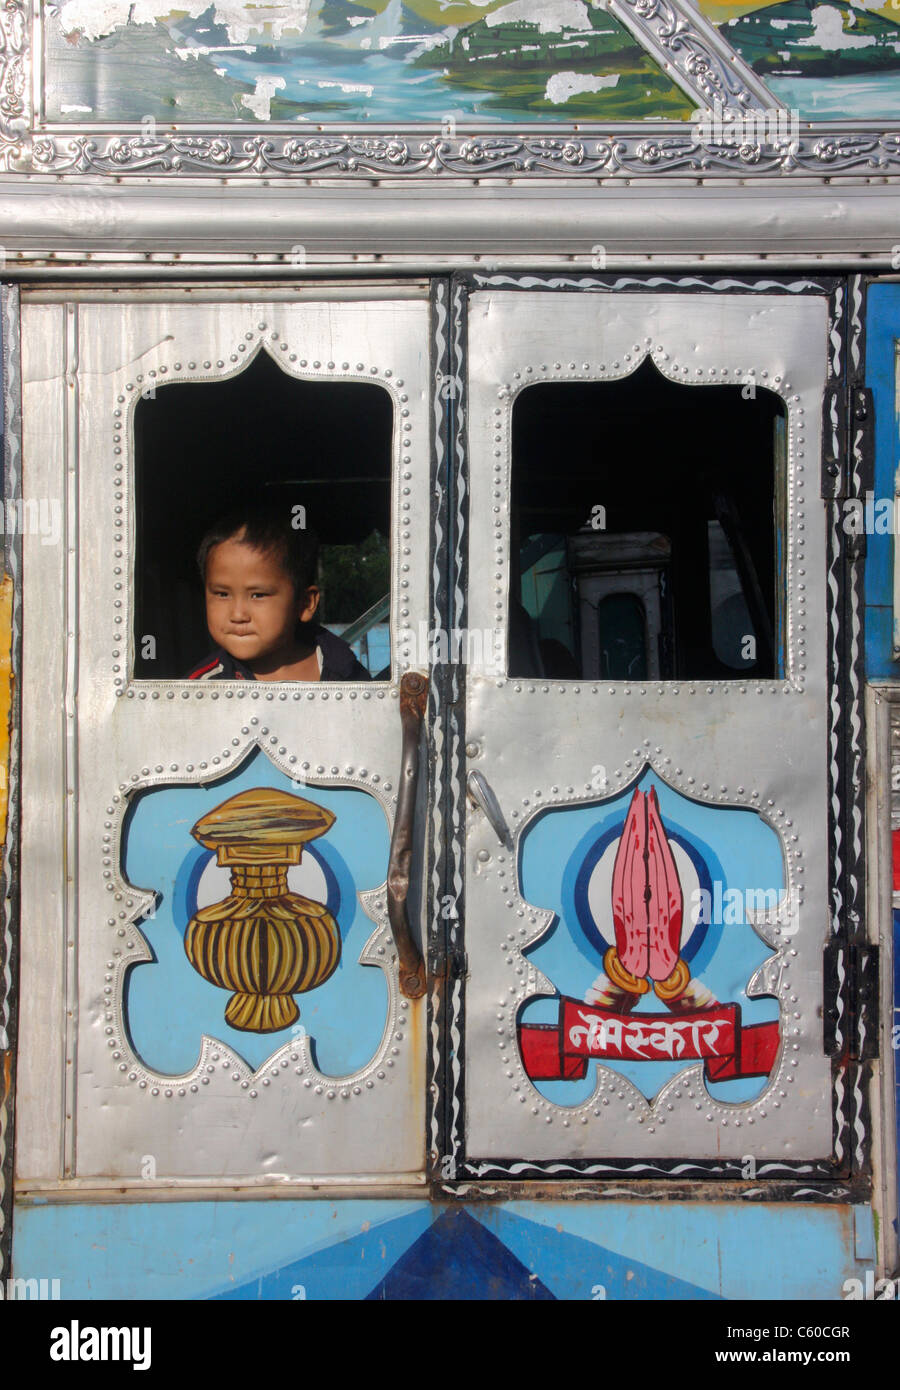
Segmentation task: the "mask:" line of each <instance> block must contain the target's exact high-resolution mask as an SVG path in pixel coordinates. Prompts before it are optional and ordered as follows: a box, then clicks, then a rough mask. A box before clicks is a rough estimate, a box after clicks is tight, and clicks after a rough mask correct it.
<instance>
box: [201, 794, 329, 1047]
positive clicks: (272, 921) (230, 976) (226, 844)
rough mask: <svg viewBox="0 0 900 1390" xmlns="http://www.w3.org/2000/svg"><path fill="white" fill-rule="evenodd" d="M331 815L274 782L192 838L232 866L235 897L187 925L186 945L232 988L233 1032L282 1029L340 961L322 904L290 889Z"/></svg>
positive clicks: (225, 806) (233, 802) (228, 1015)
mask: <svg viewBox="0 0 900 1390" xmlns="http://www.w3.org/2000/svg"><path fill="white" fill-rule="evenodd" d="M334 820H335V817H334V815H333V814H332V813H331V811H326V810H325V809H324V807H322V806H317V805H316V804H315V802H312V801H305V800H304V799H303V798H302V797H299V796H291V795H290V794H289V793H287V792H281V791H276V790H275V788H274V787H254V788H253V789H252V790H251V791H246V792H240V793H239V794H238V795H237V796H233V797H231V798H230V800H228V801H223V802H222V804H221V806H217V807H216V808H215V809H214V810H212V811H210V812H209V813H208V814H207V815H205V816H203V817H202V818H201V819H200V820H198V822H197V824H196V825H195V826H194V827H193V829H192V831H191V834H192V835H193V836H194V839H195V840H199V841H200V843H201V845H205V846H206V848H207V849H214V850H216V851H217V863H219V864H221V865H222V866H224V867H226V868H228V869H230V870H231V893H230V895H229V897H227V898H224V899H223V900H222V901H221V902H219V903H214V904H213V905H212V906H211V907H204V908H201V909H200V910H199V911H198V912H197V913H195V915H194V916H193V917H192V918H191V920H190V922H189V923H188V929H187V933H186V935H185V938H184V949H185V951H186V952H187V956H188V960H189V961H190V962H191V965H192V966H193V967H194V969H195V970H196V971H198V972H199V973H200V974H201V975H202V976H203V978H204V980H208V981H209V982H210V984H213V985H218V986H219V988H220V989H230V990H233V991H234V993H233V994H232V996H231V998H230V999H229V1001H228V1003H227V1005H226V1006H225V1020H226V1022H227V1023H230V1024H231V1026H232V1028H241V1029H243V1030H244V1031H245V1032H251V1033H275V1032H277V1031H278V1030H279V1029H281V1028H286V1027H288V1025H289V1024H291V1023H293V1022H294V1021H295V1020H296V1019H297V1018H299V1016H300V1010H299V1009H298V1008H297V1005H296V1004H295V1003H294V1000H293V999H292V998H291V996H292V995H293V994H303V993H305V991H306V990H309V989H315V988H316V987H317V985H321V984H324V983H325V981H326V980H327V979H329V977H330V976H331V975H333V974H334V972H335V970H336V969H337V965H338V961H339V960H340V958H341V936H340V932H339V930H338V925H337V922H335V920H334V918H333V917H332V915H331V913H330V912H329V911H328V910H327V908H326V907H325V906H324V904H322V903H319V902H314V901H313V899H312V898H306V897H304V896H303V895H302V894H300V893H292V892H291V890H290V888H288V881H287V875H288V869H289V868H290V866H291V865H292V864H299V863H300V857H301V855H302V853H303V845H304V844H305V842H306V841H307V840H314V839H315V838H316V837H317V836H318V835H324V834H325V832H326V831H327V830H329V829H330V828H331V826H332V825H333V824H334Z"/></svg>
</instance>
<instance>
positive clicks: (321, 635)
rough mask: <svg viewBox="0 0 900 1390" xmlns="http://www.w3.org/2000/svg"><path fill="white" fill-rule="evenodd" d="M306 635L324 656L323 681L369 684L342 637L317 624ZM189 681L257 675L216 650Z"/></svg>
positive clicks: (235, 678)
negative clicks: (364, 682) (363, 682)
mask: <svg viewBox="0 0 900 1390" xmlns="http://www.w3.org/2000/svg"><path fill="white" fill-rule="evenodd" d="M306 635H307V636H308V637H309V639H310V641H311V642H313V643H315V645H316V646H317V647H318V648H319V650H320V651H321V653H322V670H321V674H320V676H319V679H320V680H323V681H367V680H371V679H372V678H371V676H370V675H369V673H368V671H367V670H366V668H365V666H363V665H362V663H361V662H359V661H357V659H356V657H355V656H354V655H353V650H352V648H351V647H349V646H348V645H347V643H346V642H345V641H344V640H343V638H341V637H336V636H335V634H334V633H333V632H329V631H328V629H327V628H324V627H319V626H318V625H314V626H312V627H309V628H307V631H306ZM186 679H187V680H189V681H255V680H256V676H254V674H253V672H252V671H251V670H250V667H249V666H245V665H244V663H243V662H242V661H238V660H237V659H236V658H235V657H233V656H230V655H229V653H228V652H226V651H225V650H224V649H223V648H222V647H216V648H215V650H214V651H212V652H210V654H209V656H208V657H206V659H205V660H204V661H201V663H200V665H199V666H195V667H194V669H193V670H192V671H191V672H190V674H189V675H188V676H187V677H186Z"/></svg>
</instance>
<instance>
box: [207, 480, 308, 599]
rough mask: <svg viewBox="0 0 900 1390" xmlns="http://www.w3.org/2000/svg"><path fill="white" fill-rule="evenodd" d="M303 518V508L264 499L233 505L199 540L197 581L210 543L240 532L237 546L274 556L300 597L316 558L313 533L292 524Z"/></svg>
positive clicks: (213, 543) (304, 589)
mask: <svg viewBox="0 0 900 1390" xmlns="http://www.w3.org/2000/svg"><path fill="white" fill-rule="evenodd" d="M305 519H306V513H305V511H304V509H303V508H302V507H294V506H291V505H290V503H283V504H282V503H274V502H266V503H260V504H258V505H256V506H250V507H242V508H235V509H234V511H231V512H229V513H228V514H227V515H226V516H223V517H221V518H220V519H219V520H218V521H217V522H215V524H214V525H212V526H211V527H210V528H209V530H208V531H207V532H206V535H205V536H204V537H203V539H202V541H201V542H200V546H199V549H198V551H197V567H198V569H199V570H200V578H201V580H202V581H203V583H204V584H205V583H206V565H207V561H208V559H209V552H210V551H211V550H212V548H213V546H215V545H221V544H222V542H223V541H230V540H233V539H234V538H235V536H237V535H238V534H239V533H241V532H243V534H242V535H241V545H249V546H250V547H251V548H252V549H253V550H261V551H263V552H264V553H265V554H270V555H275V556H276V557H277V559H278V561H279V563H280V565H281V567H282V569H283V570H284V571H285V573H286V574H287V575H289V576H290V579H291V582H292V584H293V586H294V593H295V594H296V595H297V597H298V598H299V597H301V596H302V595H303V594H305V593H306V591H307V589H309V588H311V587H312V585H314V584H315V582H316V573H317V569H318V560H319V543H318V540H317V539H316V536H315V534H314V533H313V532H312V531H310V530H307V528H306V526H303V525H301V526H296V525H295V524H294V523H295V522H296V521H298V520H302V521H305Z"/></svg>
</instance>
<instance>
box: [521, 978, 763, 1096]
mask: <svg viewBox="0 0 900 1390" xmlns="http://www.w3.org/2000/svg"><path fill="white" fill-rule="evenodd" d="M778 1045H779V1034H778V1023H777V1022H772V1023H757V1024H753V1025H751V1026H750V1027H748V1028H742V1026H741V1010H740V1006H739V1005H738V1004H716V1005H715V1006H714V1007H712V1008H709V1009H700V1010H697V1011H696V1012H692V1013H683V1014H674V1013H665V1014H649V1013H646V1014H644V1013H641V1014H620V1013H616V1012H614V1011H613V1010H611V1009H598V1008H595V1007H594V1006H593V1005H592V1004H583V1003H581V1002H580V1000H577V999H565V998H564V999H561V1000H560V1009H559V1022H558V1024H540V1023H539V1024H524V1025H523V1026H522V1027H521V1028H520V1029H519V1046H520V1048H521V1051H522V1059H523V1061H524V1063H525V1070H526V1071H527V1073H528V1075H529V1076H530V1077H531V1079H532V1081H575V1080H580V1079H581V1078H582V1077H584V1076H585V1075H586V1073H587V1065H588V1062H589V1061H591V1060H592V1059H601V1058H602V1059H604V1060H609V1061H620V1062H680V1061H692V1060H703V1061H704V1062H705V1063H706V1079H707V1080H708V1081H733V1080H735V1079H736V1078H738V1077H744V1076H768V1074H769V1072H770V1071H771V1070H772V1067H773V1066H774V1065H775V1059H776V1057H777V1055H778Z"/></svg>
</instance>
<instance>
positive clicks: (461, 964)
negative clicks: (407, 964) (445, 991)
mask: <svg viewBox="0 0 900 1390" xmlns="http://www.w3.org/2000/svg"><path fill="white" fill-rule="evenodd" d="M468 973H469V957H468V956H467V955H466V953H465V951H460V950H458V949H457V950H449V951H441V950H438V949H433V950H431V951H429V953H428V974H429V976H430V978H431V979H433V980H464V979H465V978H466V976H467V975H468Z"/></svg>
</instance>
